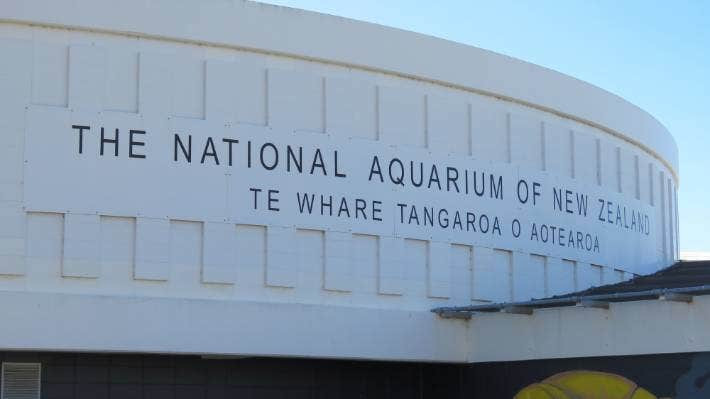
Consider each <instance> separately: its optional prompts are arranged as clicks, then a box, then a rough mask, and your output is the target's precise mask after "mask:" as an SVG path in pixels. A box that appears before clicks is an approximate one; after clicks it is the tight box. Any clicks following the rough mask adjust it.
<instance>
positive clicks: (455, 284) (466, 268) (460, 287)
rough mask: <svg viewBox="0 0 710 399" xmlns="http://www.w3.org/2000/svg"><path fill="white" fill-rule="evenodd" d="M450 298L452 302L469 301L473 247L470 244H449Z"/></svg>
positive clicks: (471, 283)
mask: <svg viewBox="0 0 710 399" xmlns="http://www.w3.org/2000/svg"><path fill="white" fill-rule="evenodd" d="M451 269H452V275H453V277H452V282H451V293H452V294H451V300H452V302H454V303H469V302H471V299H472V296H471V293H472V292H473V279H472V276H473V248H472V247H471V246H470V245H459V244H453V245H451Z"/></svg>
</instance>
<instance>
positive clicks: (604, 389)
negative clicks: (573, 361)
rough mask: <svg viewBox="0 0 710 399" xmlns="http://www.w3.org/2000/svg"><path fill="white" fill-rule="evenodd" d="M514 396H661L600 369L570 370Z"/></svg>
mask: <svg viewBox="0 0 710 399" xmlns="http://www.w3.org/2000/svg"><path fill="white" fill-rule="evenodd" d="M514 399H657V398H656V396H655V395H653V394H652V393H650V392H648V391H647V390H645V389H643V388H641V387H639V386H637V385H636V384H635V383H634V382H633V381H631V380H628V379H626V378H624V377H622V376H619V375H616V374H609V373H602V372H599V371H585V370H578V371H568V372H564V373H560V374H555V375H553V376H552V377H549V378H547V379H545V380H544V381H542V382H540V383H535V384H532V385H529V386H527V387H525V388H523V389H522V390H521V391H520V392H518V394H517V395H515V397H514Z"/></svg>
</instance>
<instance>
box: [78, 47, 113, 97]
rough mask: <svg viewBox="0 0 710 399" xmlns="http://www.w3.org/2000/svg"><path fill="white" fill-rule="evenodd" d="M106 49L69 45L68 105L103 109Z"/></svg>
mask: <svg viewBox="0 0 710 399" xmlns="http://www.w3.org/2000/svg"><path fill="white" fill-rule="evenodd" d="M106 54H107V51H106V49H105V48H103V47H98V46H85V45H77V46H70V47H69V107H70V108H72V109H83V110H96V111H99V110H103V109H104V97H105V94H106V76H107V73H106V69H107V68H106V67H107V61H108V60H107V55H106Z"/></svg>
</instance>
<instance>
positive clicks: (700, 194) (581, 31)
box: [266, 0, 710, 251]
mask: <svg viewBox="0 0 710 399" xmlns="http://www.w3.org/2000/svg"><path fill="white" fill-rule="evenodd" d="M266 2H268V3H273V4H278V5H284V6H289V7H296V8H303V9H307V10H313V11H319V12H325V13H328V14H334V15H340V16H344V17H348V18H354V19H359V20H363V21H369V22H375V23H379V24H383V25H388V26H393V27H397V28H402V29H407V30H412V31H416V32H420V33H424V34H429V35H433V36H438V37H442V38H445V39H449V40H454V41H457V42H461V43H466V44H470V45H474V46H477V47H481V48H485V49H489V50H493V51H496V52H499V53H503V54H507V55H510V56H513V57H516V58H520V59H523V60H526V61H529V62H532V63H535V64H539V65H543V66H546V67H548V68H552V69H554V70H557V71H560V72H563V73H566V74H568V75H572V76H574V77H577V78H579V79H582V80H585V81H587V82H590V83H592V84H595V85H597V86H599V87H601V88H604V89H606V90H609V91H611V92H613V93H616V94H618V95H620V96H621V97H623V98H625V99H627V100H629V101H631V102H632V103H634V104H636V105H638V106H640V107H641V108H643V109H645V110H646V111H648V112H650V113H651V114H652V115H654V116H655V117H656V118H658V120H660V121H661V123H663V124H664V125H665V126H666V127H667V128H668V129H669V130H670V131H671V133H672V134H673V135H674V137H675V139H676V142H677V143H678V148H679V151H680V191H679V194H678V195H679V213H680V247H681V251H690V250H695V251H697V250H707V251H710V233H709V232H708V231H707V230H708V229H707V228H706V225H710V198H708V197H709V194H710V188H708V185H710V134H709V133H710V2H703V1H695V2H693V1H669V2H660V1H655V2H649V1H630V0H625V1H609V0H595V1H581V0H578V1H574V0H566V1H547V0H545V1H535V2H533V1H511V0H496V1H475V0H448V1H443V0H442V1H438V2H436V1H430V0H427V1H423V0H357V1H356V0H266Z"/></svg>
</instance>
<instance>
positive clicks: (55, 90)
mask: <svg viewBox="0 0 710 399" xmlns="http://www.w3.org/2000/svg"><path fill="white" fill-rule="evenodd" d="M68 58H69V47H68V46H66V45H63V44H56V43H43V42H39V43H35V45H34V62H33V66H34V68H33V73H32V103H33V104H40V105H52V106H58V107H66V106H67V99H68V85H69V82H68V77H69V71H68V68H69V62H68Z"/></svg>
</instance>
